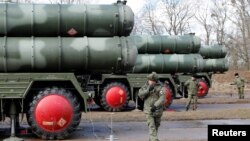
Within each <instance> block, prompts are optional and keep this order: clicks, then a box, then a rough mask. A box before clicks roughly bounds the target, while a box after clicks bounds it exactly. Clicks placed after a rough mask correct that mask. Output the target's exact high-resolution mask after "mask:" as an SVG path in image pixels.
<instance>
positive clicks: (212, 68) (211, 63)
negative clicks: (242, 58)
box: [203, 58, 229, 72]
mask: <svg viewBox="0 0 250 141" xmlns="http://www.w3.org/2000/svg"><path fill="white" fill-rule="evenodd" d="M228 66H229V65H228V61H227V59H225V58H221V59H204V68H203V72H225V71H228Z"/></svg>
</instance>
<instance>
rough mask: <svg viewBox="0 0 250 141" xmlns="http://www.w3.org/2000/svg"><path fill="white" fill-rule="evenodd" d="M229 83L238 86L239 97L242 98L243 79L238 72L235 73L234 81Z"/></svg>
mask: <svg viewBox="0 0 250 141" xmlns="http://www.w3.org/2000/svg"><path fill="white" fill-rule="evenodd" d="M231 85H236V86H237V88H238V95H239V99H244V87H245V79H244V78H242V77H240V76H239V75H238V73H236V74H235V79H234V82H233V83H231Z"/></svg>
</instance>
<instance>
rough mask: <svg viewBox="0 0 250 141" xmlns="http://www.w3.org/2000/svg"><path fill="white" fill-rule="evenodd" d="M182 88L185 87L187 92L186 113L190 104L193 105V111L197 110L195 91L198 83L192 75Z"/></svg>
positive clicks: (198, 86)
mask: <svg viewBox="0 0 250 141" xmlns="http://www.w3.org/2000/svg"><path fill="white" fill-rule="evenodd" d="M184 86H185V87H187V91H188V101H187V104H186V111H188V109H189V107H190V104H191V102H192V103H193V110H196V109H197V98H198V96H197V91H198V89H199V88H200V85H199V83H198V82H197V81H196V75H192V76H191V79H189V80H187V81H186V82H185V83H184Z"/></svg>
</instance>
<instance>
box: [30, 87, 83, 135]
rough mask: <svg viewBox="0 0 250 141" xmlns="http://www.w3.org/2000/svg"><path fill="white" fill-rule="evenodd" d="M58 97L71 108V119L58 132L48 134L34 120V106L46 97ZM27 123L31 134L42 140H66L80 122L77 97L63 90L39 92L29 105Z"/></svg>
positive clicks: (49, 89)
mask: <svg viewBox="0 0 250 141" xmlns="http://www.w3.org/2000/svg"><path fill="white" fill-rule="evenodd" d="M52 94H53V95H59V96H62V97H63V98H65V99H66V100H67V101H68V102H69V104H70V106H71V107H72V118H71V120H70V121H69V122H68V124H67V126H66V127H65V128H64V129H62V130H59V131H56V132H50V131H46V130H44V129H43V128H41V127H40V126H39V125H38V123H37V121H36V119H35V109H36V105H37V104H38V103H39V102H40V101H41V100H42V99H43V98H45V97H46V96H49V95H52ZM28 115H29V119H28V122H30V124H31V129H32V132H33V133H35V134H36V135H37V136H39V137H41V138H42V139H44V140H54V139H64V138H67V137H68V136H69V135H70V134H71V133H72V132H73V131H74V130H75V129H76V128H77V127H78V125H79V123H80V120H81V112H80V103H79V102H78V100H77V97H76V96H74V95H72V94H71V92H70V91H66V90H65V89H63V88H60V89H59V88H46V89H45V90H44V91H40V92H39V93H38V94H37V95H36V96H35V97H34V98H33V101H32V102H31V103H30V109H29V113H28Z"/></svg>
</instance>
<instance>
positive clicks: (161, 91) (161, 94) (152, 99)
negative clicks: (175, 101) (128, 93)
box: [138, 82, 166, 114]
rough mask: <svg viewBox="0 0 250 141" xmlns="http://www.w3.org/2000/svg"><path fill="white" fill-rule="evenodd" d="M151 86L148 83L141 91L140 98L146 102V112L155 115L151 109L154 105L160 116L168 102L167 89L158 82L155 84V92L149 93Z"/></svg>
mask: <svg viewBox="0 0 250 141" xmlns="http://www.w3.org/2000/svg"><path fill="white" fill-rule="evenodd" d="M149 88H150V86H149V85H148V84H147V83H146V84H145V85H144V86H142V87H141V88H140V90H139V93H138V96H139V97H140V98H141V99H142V100H144V107H143V108H144V112H145V113H147V114H153V113H152V112H151V107H152V106H153V105H154V106H155V107H156V108H157V110H156V112H158V114H162V112H163V109H164V104H165V100H166V92H165V88H164V87H163V86H162V85H161V84H160V83H159V82H158V83H156V84H155V86H154V88H153V90H151V91H149Z"/></svg>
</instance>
